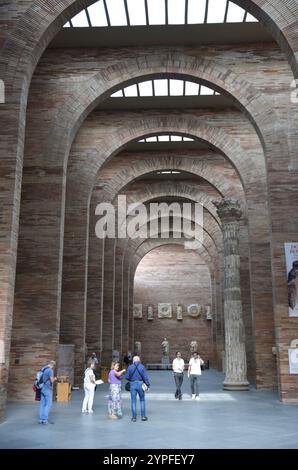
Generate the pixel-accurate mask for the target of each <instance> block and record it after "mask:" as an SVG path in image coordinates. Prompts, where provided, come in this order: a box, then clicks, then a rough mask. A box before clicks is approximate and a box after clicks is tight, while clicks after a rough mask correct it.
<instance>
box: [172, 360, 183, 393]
mask: <svg viewBox="0 0 298 470" xmlns="http://www.w3.org/2000/svg"><path fill="white" fill-rule="evenodd" d="M172 367H173V374H174V379H175V384H176V392H175V398H179V400H182V393H181V387H182V383H183V372H184V360H183V359H182V357H181V352H180V351H177V352H176V358H175V359H174V360H173V364H172Z"/></svg>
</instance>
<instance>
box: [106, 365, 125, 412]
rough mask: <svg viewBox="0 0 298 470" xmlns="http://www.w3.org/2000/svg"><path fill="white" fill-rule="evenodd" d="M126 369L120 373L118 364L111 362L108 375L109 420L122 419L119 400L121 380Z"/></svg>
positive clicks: (120, 401)
mask: <svg viewBox="0 0 298 470" xmlns="http://www.w3.org/2000/svg"><path fill="white" fill-rule="evenodd" d="M125 371H126V369H122V370H121V371H120V363H119V362H112V365H111V370H110V373H109V384H110V393H109V402H108V413H109V418H111V419H118V418H121V417H122V409H121V408H122V399H121V379H122V375H123V374H124V372H125Z"/></svg>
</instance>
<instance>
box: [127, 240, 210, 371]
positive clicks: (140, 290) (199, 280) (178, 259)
mask: <svg viewBox="0 0 298 470" xmlns="http://www.w3.org/2000/svg"><path fill="white" fill-rule="evenodd" d="M134 303H136V304H143V318H142V319H134V339H135V340H137V341H141V344H142V360H143V362H145V363H160V361H161V357H162V349H161V342H162V340H163V338H164V337H166V338H167V339H168V341H169V344H170V358H171V359H173V357H174V356H175V351H177V350H180V351H181V353H182V356H183V357H184V359H185V360H188V359H189V355H190V353H189V344H190V341H191V340H193V339H195V340H197V341H198V344H199V352H200V354H201V355H202V357H204V358H205V359H209V360H211V359H212V338H211V322H210V321H207V320H206V318H205V315H204V314H202V315H201V316H200V317H199V318H191V317H190V316H188V315H187V313H186V309H187V306H188V305H190V304H193V303H198V304H199V305H207V304H211V285H210V273H209V270H208V267H207V266H206V264H205V263H204V262H203V261H202V259H201V258H200V257H199V256H198V255H196V254H194V253H193V252H190V251H188V250H185V249H184V248H183V247H178V246H175V245H169V246H167V245H166V246H163V247H160V248H156V249H155V250H152V251H151V252H149V253H148V254H147V255H146V256H145V257H144V258H143V259H142V261H141V262H140V264H139V265H138V268H137V270H136V274H135V281H134ZM158 303H171V304H172V310H173V311H172V318H158V315H157V304H158ZM149 305H151V306H153V314H154V320H153V321H148V320H147V308H148V306H149ZM177 305H182V306H183V320H182V321H179V320H177V319H176V308H177Z"/></svg>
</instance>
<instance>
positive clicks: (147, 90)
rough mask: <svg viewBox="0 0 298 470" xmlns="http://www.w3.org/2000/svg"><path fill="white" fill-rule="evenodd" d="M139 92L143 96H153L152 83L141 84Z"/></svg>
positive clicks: (149, 81)
mask: <svg viewBox="0 0 298 470" xmlns="http://www.w3.org/2000/svg"><path fill="white" fill-rule="evenodd" d="M139 90H140V95H141V96H153V90H152V81H151V80H148V81H147V82H141V83H139Z"/></svg>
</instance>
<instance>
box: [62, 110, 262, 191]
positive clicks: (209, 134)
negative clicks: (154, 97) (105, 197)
mask: <svg viewBox="0 0 298 470" xmlns="http://www.w3.org/2000/svg"><path fill="white" fill-rule="evenodd" d="M161 132H165V133H175V132H179V133H180V134H183V135H188V136H191V137H193V138H198V139H200V140H203V141H205V142H207V143H208V144H209V145H211V146H212V147H213V148H214V149H216V150H217V151H218V152H219V153H222V154H223V155H224V156H225V157H226V158H227V160H228V161H229V162H230V163H231V164H232V165H233V167H234V168H235V170H236V172H237V174H238V176H239V178H240V180H241V182H242V185H243V187H244V191H246V189H247V188H246V187H247V181H246V178H245V175H246V172H247V165H246V162H245V159H244V158H243V154H245V153H247V152H246V150H245V148H244V147H243V146H242V144H241V141H240V140H239V139H235V138H234V137H232V136H231V135H230V134H229V133H228V132H225V131H223V130H222V129H221V128H219V127H217V126H211V125H210V124H206V122H205V119H204V118H203V117H189V115H187V114H181V115H179V116H176V115H171V116H169V115H167V114H165V115H160V116H158V117H156V116H154V115H152V116H150V114H149V113H147V115H146V116H145V117H144V118H142V119H140V118H138V119H136V120H134V121H130V126H129V128H127V126H126V125H123V126H119V127H118V128H117V132H114V133H113V135H108V136H107V137H106V138H104V139H99V140H98V141H97V142H93V145H92V148H90V150H89V151H87V152H83V153H79V155H78V154H77V153H75V155H72V154H71V156H70V161H69V168H68V180H71V179H72V178H73V177H74V178H75V179H76V181H77V183H78V182H80V183H81V184H82V186H84V187H85V190H86V194H87V193H88V195H89V196H90V193H91V190H92V188H93V186H94V185H95V183H96V181H97V179H98V177H99V174H100V171H101V170H102V168H103V164H105V163H108V161H109V160H111V159H112V158H113V157H114V156H115V155H117V154H118V153H119V152H120V151H121V150H123V149H124V148H125V146H126V145H127V144H129V143H130V142H132V141H134V140H137V139H142V138H145V137H146V136H148V135H150V134H153V133H161ZM83 134H84V130H82V135H83ZM78 139H79V137H78ZM78 142H79V140H78ZM57 145H58V143H57ZM261 154H262V150H261V148H257V149H256V152H254V153H252V152H250V153H249V154H247V156H248V157H249V163H250V170H251V169H252V168H255V172H256V175H255V177H256V178H257V179H259V178H260V177H262V178H263V182H262V186H263V187H264V185H265V187H264V190H266V177H265V173H266V169H265V162H264V158H262V157H261ZM74 159H75V161H73V160H74ZM86 165H88V187H86V178H85V175H84V174H82V175H80V168H83V167H86ZM80 178H81V179H82V181H80Z"/></svg>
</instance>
